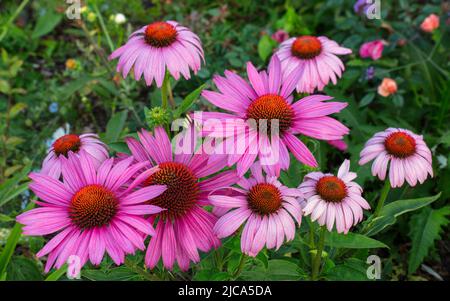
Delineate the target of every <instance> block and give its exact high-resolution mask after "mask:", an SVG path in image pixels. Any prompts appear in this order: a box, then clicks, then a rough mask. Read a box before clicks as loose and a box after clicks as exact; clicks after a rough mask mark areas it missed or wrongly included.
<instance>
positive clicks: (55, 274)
mask: <svg viewBox="0 0 450 301" xmlns="http://www.w3.org/2000/svg"><path fill="white" fill-rule="evenodd" d="M66 272H67V264H64V265H63V266H62V267H60V268H59V269H57V270H56V271H54V272H53V273H51V274H50V275H48V276H47V278H45V281H57V280H58V279H59V278H61V276H62V275H64V274H65V273H66Z"/></svg>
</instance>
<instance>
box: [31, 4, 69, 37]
mask: <svg viewBox="0 0 450 301" xmlns="http://www.w3.org/2000/svg"><path fill="white" fill-rule="evenodd" d="M62 17H63V15H62V14H58V13H55V12H53V11H51V10H48V11H47V13H45V14H43V15H41V16H40V17H39V19H38V21H37V23H36V27H35V28H34V30H33V33H32V34H31V38H32V39H37V38H40V37H41V36H43V35H46V34H47V33H49V32H50V31H52V30H53V28H55V27H56V26H57V25H58V24H59V22H61V20H62Z"/></svg>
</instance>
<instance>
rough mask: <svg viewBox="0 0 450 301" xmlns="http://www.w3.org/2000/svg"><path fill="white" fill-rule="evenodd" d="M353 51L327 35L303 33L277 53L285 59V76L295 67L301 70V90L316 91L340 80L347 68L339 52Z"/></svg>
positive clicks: (283, 65)
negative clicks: (319, 35)
mask: <svg viewBox="0 0 450 301" xmlns="http://www.w3.org/2000/svg"><path fill="white" fill-rule="evenodd" d="M350 53H352V51H351V50H350V49H348V48H345V47H341V46H339V45H338V44H337V43H336V42H335V41H333V40H330V39H328V38H327V37H323V36H321V37H314V36H299V37H294V38H290V39H289V40H286V41H284V42H283V43H282V44H281V45H280V49H279V50H278V51H277V52H276V55H277V56H278V57H279V58H280V60H281V66H282V70H283V78H287V77H288V76H289V74H290V73H291V72H293V71H294V72H296V73H300V75H301V76H300V77H299V79H298V82H297V84H296V87H297V92H299V93H313V92H314V90H315V89H316V88H317V90H318V91H322V90H323V88H324V87H325V86H326V85H328V83H329V82H330V80H331V82H332V83H333V84H336V82H337V78H339V77H341V76H342V71H344V69H345V67H344V64H343V63H342V61H341V60H340V59H339V58H338V57H337V55H346V54H350Z"/></svg>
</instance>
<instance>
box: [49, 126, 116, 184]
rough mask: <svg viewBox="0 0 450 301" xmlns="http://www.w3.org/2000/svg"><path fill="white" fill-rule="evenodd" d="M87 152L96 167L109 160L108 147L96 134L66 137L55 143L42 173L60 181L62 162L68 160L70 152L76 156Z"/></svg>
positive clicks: (69, 135)
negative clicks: (81, 152)
mask: <svg viewBox="0 0 450 301" xmlns="http://www.w3.org/2000/svg"><path fill="white" fill-rule="evenodd" d="M83 150H84V151H86V153H87V154H88V155H90V156H91V157H92V159H93V163H94V166H95V167H98V166H100V164H101V163H102V162H103V161H104V160H106V159H107V158H108V150H107V148H106V145H105V144H104V143H103V142H101V141H100V140H99V138H98V136H97V135H96V134H91V133H89V134H83V135H75V134H68V135H64V136H62V137H60V138H58V139H56V141H55V142H54V143H53V145H52V147H51V148H50V149H49V150H48V154H47V156H46V157H45V159H44V162H43V163H42V169H41V173H43V174H46V175H49V176H50V177H53V178H56V179H58V178H59V177H60V176H61V162H62V159H63V158H67V155H68V154H69V152H73V153H74V154H77V153H79V152H80V151H83Z"/></svg>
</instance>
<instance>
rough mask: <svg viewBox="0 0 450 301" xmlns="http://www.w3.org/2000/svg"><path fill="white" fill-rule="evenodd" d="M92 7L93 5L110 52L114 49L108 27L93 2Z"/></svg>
mask: <svg viewBox="0 0 450 301" xmlns="http://www.w3.org/2000/svg"><path fill="white" fill-rule="evenodd" d="M93 7H94V10H95V13H96V14H97V16H98V20H99V21H100V27H101V28H102V30H103V32H104V33H105V37H106V41H107V42H108V45H109V49H110V50H111V52H113V51H114V44H113V42H112V40H111V37H110V36H109V32H108V29H107V28H106V26H105V21H104V20H103V16H102V14H101V13H100V11H99V10H98V7H97V4H95V3H94V5H93Z"/></svg>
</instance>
